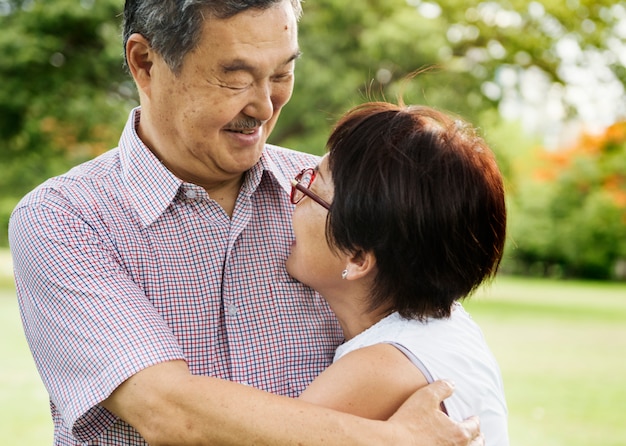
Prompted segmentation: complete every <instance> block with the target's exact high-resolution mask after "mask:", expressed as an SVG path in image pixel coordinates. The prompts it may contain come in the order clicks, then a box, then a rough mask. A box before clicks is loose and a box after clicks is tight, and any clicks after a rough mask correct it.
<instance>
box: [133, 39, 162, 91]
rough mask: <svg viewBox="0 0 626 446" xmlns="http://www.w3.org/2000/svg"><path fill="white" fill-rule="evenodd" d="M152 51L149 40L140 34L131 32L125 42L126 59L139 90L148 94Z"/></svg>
mask: <svg viewBox="0 0 626 446" xmlns="http://www.w3.org/2000/svg"><path fill="white" fill-rule="evenodd" d="M154 55H155V53H154V51H153V50H152V48H151V47H150V42H148V40H147V39H146V38H145V37H144V36H142V35H141V34H137V33H135V34H131V35H130V37H129V38H128V41H127V42H126V60H127V61H128V68H129V70H130V73H131V74H132V75H133V79H134V80H135V83H136V84H137V88H138V89H139V91H140V92H141V93H143V94H145V95H147V96H150V80H151V74H152V65H153V62H154V61H153V58H154Z"/></svg>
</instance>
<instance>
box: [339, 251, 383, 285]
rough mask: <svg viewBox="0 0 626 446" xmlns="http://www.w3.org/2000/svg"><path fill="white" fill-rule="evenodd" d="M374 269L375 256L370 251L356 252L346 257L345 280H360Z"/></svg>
mask: <svg viewBox="0 0 626 446" xmlns="http://www.w3.org/2000/svg"><path fill="white" fill-rule="evenodd" d="M375 268H376V256H374V253H373V252H372V251H363V250H358V251H356V252H355V253H353V254H351V255H350V256H349V257H348V264H347V266H346V270H347V271H348V275H347V276H346V279H348V280H355V279H361V278H363V277H365V276H367V275H368V274H370V273H371V272H372V271H374V270H375Z"/></svg>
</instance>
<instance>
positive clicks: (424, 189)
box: [327, 102, 506, 319]
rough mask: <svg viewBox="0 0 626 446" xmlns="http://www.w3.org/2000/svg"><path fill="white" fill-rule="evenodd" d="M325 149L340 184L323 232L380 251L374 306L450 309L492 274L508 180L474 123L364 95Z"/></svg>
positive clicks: (332, 239) (429, 311) (406, 310)
mask: <svg viewBox="0 0 626 446" xmlns="http://www.w3.org/2000/svg"><path fill="white" fill-rule="evenodd" d="M328 150H329V167H330V170H331V174H332V178H333V182H334V186H335V193H334V200H333V203H332V207H331V210H330V213H329V220H328V225H327V237H328V239H329V243H330V244H331V246H334V247H336V248H337V249H340V250H345V251H347V252H358V251H359V250H362V251H371V252H373V253H374V255H375V256H376V261H377V268H378V273H377V276H376V279H375V284H374V288H373V289H372V293H371V298H372V301H371V306H372V308H373V309H374V308H378V307H387V306H389V307H390V308H391V309H392V310H395V311H398V312H399V313H400V314H401V315H403V316H405V317H414V318H420V319H423V318H426V317H446V316H449V315H450V311H451V305H452V303H453V302H454V301H455V300H458V299H461V298H463V297H465V296H467V295H468V294H470V293H471V292H472V291H473V290H474V289H475V288H476V287H477V286H478V285H480V284H481V283H482V282H483V281H484V280H485V279H487V278H490V277H493V276H494V275H495V273H496V271H497V269H498V266H499V264H500V260H501V258H502V251H503V248H504V241H505V236H506V207H505V199H504V187H503V181H502V176H501V174H500V171H499V169H498V166H497V164H496V160H495V157H494V155H493V153H492V152H491V150H490V149H489V148H488V147H487V145H486V143H485V142H484V141H483V140H482V139H481V138H480V137H479V136H478V135H477V134H476V133H475V131H474V130H473V128H472V127H471V126H469V125H468V124H466V123H464V122H462V121H460V120H457V119H453V118H451V117H450V116H448V115H446V114H444V113H441V112H439V111H437V110H434V109H432V108H429V107H421V106H404V105H394V104H391V103H386V102H373V103H367V104H363V105H360V106H357V107H355V108H354V109H352V110H351V111H349V112H348V113H347V114H346V115H344V117H342V119H341V120H340V121H339V122H338V124H337V126H336V127H335V129H334V131H333V133H332V135H331V136H330V139H329V141H328Z"/></svg>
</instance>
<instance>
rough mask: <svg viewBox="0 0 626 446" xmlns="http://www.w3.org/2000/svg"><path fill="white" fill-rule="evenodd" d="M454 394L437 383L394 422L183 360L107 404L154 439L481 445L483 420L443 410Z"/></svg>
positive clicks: (135, 381) (142, 377) (130, 385)
mask: <svg viewBox="0 0 626 446" xmlns="http://www.w3.org/2000/svg"><path fill="white" fill-rule="evenodd" d="M451 393H452V388H451V386H450V385H449V384H446V383H444V382H438V383H435V384H432V385H431V386H428V387H425V388H423V389H421V390H420V391H418V392H416V394H414V395H413V397H411V398H409V400H408V401H407V402H406V403H405V404H404V405H403V406H402V407H401V408H400V410H398V412H397V413H396V414H395V415H394V416H393V417H392V418H391V419H390V420H389V421H388V422H382V421H372V420H366V419H364V418H359V417H356V416H354V415H349V414H345V413H341V412H336V411H333V410H330V409H325V408H323V407H319V406H315V405H312V404H309V403H305V402H303V401H299V400H296V399H291V398H287V397H281V396H277V395H272V394H270V393H267V392H263V391H261V390H258V389H254V388H251V387H247V386H244V385H240V384H236V383H232V382H229V381H224V380H220V379H216V378H211V377H206V376H194V375H192V374H191V373H190V372H189V370H188V368H187V365H186V363H185V362H183V361H170V362H164V363H161V364H158V365H155V366H152V367H149V368H147V369H144V370H142V371H141V372H139V373H137V374H136V375H134V376H133V377H131V378H130V379H128V380H127V381H125V382H124V383H123V384H122V385H120V386H119V387H118V388H117V389H116V390H115V391H114V392H113V394H111V396H110V397H109V398H108V399H107V400H106V401H104V402H103V403H102V405H103V406H104V407H105V408H106V409H108V410H109V411H111V412H112V413H114V414H115V415H117V416H119V417H120V418H122V419H123V420H125V421H126V422H127V423H129V424H131V425H132V426H133V427H134V428H135V429H137V430H138V431H139V433H140V434H141V435H142V436H143V437H144V438H145V439H146V440H147V441H148V443H150V444H152V445H161V444H168V445H186V444H198V445H199V444H212V445H216V444H220V445H244V444H255V445H293V444H300V445H322V444H323V445H326V446H328V445H330V444H340V445H352V444H354V445H357V444H358V445H366V444H373V445H374V444H375V445H380V444H394V445H414V446H468V445H469V446H480V445H482V444H483V442H482V440H481V439H480V437H479V427H478V422H477V420H468V421H466V422H464V423H460V424H457V423H454V422H453V421H451V420H450V419H449V418H448V417H447V416H446V415H445V414H443V413H441V412H440V410H439V403H440V402H441V400H443V399H444V398H446V397H447V396H449V395H450V394H451Z"/></svg>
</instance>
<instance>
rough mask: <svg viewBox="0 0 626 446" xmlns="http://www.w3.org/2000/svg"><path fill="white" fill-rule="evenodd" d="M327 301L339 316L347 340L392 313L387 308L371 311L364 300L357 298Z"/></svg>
mask: <svg viewBox="0 0 626 446" xmlns="http://www.w3.org/2000/svg"><path fill="white" fill-rule="evenodd" d="M326 300H327V301H328V304H329V305H330V308H331V309H332V310H333V312H334V313H335V315H336V316H337V320H338V321H339V325H341V329H342V330H343V335H344V337H345V339H346V340H349V339H352V338H353V337H355V336H356V335H358V334H360V333H362V332H364V331H365V330H367V329H368V328H370V327H371V326H373V325H375V324H376V323H378V322H379V321H381V320H382V319H384V318H385V317H386V316H388V315H389V314H390V313H391V312H392V311H390V310H389V309H387V308H386V307H384V308H377V309H376V310H370V309H369V308H368V305H366V304H364V301H363V300H360V299H356V298H345V296H344V298H342V299H340V300H328V299H326Z"/></svg>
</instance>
